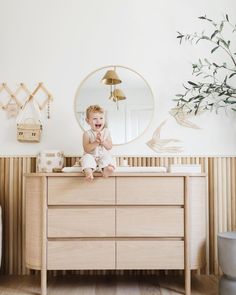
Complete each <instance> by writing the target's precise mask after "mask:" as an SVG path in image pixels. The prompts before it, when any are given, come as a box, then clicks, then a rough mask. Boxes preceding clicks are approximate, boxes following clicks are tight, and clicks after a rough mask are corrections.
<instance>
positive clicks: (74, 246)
mask: <svg viewBox="0 0 236 295" xmlns="http://www.w3.org/2000/svg"><path fill="white" fill-rule="evenodd" d="M47 266H48V267H47V269H115V242H114V241H49V242H48V261H47Z"/></svg>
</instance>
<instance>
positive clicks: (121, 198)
mask: <svg viewBox="0 0 236 295" xmlns="http://www.w3.org/2000/svg"><path fill="white" fill-rule="evenodd" d="M183 179H184V178H183V177H127V176H126V177H117V204H124V205H126V204H127V205H128V204H131V205H132V204H139V205H141V204H143V205H145V204H146V205H147V204H150V205H181V204H183V202H184V199H183V196H184V182H183Z"/></svg>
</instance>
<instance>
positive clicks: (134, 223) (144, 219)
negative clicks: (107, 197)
mask: <svg viewBox="0 0 236 295" xmlns="http://www.w3.org/2000/svg"><path fill="white" fill-rule="evenodd" d="M116 218H117V220H116V226H117V231H116V235H117V236H118V237H127V236H128V237H183V235H184V210H183V208H181V207H179V208H178V207H177V208H176V207H164V206H163V207H154V208H147V207H146V208H145V207H126V208H117V209H116Z"/></svg>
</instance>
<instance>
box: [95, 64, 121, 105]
mask: <svg viewBox="0 0 236 295" xmlns="http://www.w3.org/2000/svg"><path fill="white" fill-rule="evenodd" d="M101 82H102V83H103V84H105V85H109V86H110V97H109V99H111V100H112V101H114V102H115V103H116V107H117V110H119V104H118V101H120V100H124V99H126V96H125V94H124V92H123V91H122V90H121V89H119V88H116V85H117V84H121V83H122V80H121V79H120V78H119V76H118V75H117V73H116V67H114V70H108V71H107V72H106V73H105V75H104V77H103V78H102V80H101Z"/></svg>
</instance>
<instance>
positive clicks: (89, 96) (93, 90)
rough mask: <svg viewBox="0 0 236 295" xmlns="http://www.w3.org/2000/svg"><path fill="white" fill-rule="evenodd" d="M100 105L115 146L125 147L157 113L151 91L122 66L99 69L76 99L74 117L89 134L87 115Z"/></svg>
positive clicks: (82, 87)
mask: <svg viewBox="0 0 236 295" xmlns="http://www.w3.org/2000/svg"><path fill="white" fill-rule="evenodd" d="M94 104H98V105H100V106H101V107H102V108H103V109H104V110H105V111H106V122H107V127H108V128H109V130H110V133H111V137H112V141H113V144H125V143H128V142H130V141H132V140H134V139H135V138H137V137H139V136H140V135H141V134H142V133H143V132H144V131H145V130H146V128H147V127H148V125H149V123H150V121H151V119H152V115H153V110H154V99H153V94H152V91H151V89H150V87H149V85H148V83H147V82H146V80H145V79H144V78H143V77H142V76H141V75H140V74H138V73H137V72H135V71H133V70H131V69H129V68H126V67H122V66H108V67H103V68H100V69H98V70H96V71H94V72H93V73H91V74H90V75H88V76H87V77H86V78H85V79H84V81H83V82H82V83H81V85H80V86H79V88H78V91H77V93H76V96H75V115H76V119H77V121H78V122H79V125H80V126H81V128H82V129H83V130H88V129H89V125H88V124H87V123H86V121H85V111H86V109H87V107H88V106H90V105H94Z"/></svg>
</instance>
